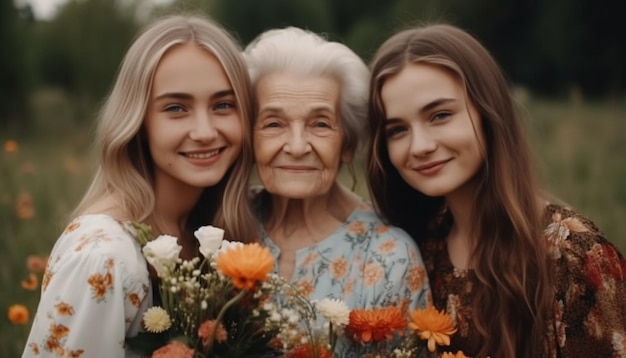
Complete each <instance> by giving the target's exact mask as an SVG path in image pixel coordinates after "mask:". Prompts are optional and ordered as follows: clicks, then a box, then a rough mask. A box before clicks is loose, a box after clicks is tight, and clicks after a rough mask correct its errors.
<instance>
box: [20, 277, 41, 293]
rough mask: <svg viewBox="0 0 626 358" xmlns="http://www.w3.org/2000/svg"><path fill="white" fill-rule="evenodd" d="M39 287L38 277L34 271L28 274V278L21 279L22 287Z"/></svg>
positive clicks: (28, 288)
mask: <svg viewBox="0 0 626 358" xmlns="http://www.w3.org/2000/svg"><path fill="white" fill-rule="evenodd" d="M37 287H39V279H38V278H37V275H35V274H34V273H30V274H29V275H28V279H26V280H22V288H23V289H25V290H29V291H34V290H36V289H37Z"/></svg>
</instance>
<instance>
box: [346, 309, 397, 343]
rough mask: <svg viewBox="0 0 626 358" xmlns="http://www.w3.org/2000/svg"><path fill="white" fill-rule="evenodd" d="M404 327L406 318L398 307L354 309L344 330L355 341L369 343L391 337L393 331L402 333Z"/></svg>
mask: <svg viewBox="0 0 626 358" xmlns="http://www.w3.org/2000/svg"><path fill="white" fill-rule="evenodd" d="M405 327H406V319H405V318H404V316H402V312H401V311H400V309H399V308H398V307H387V308H376V309H371V310H364V309H354V310H352V311H351V312H350V323H348V326H346V331H347V332H348V334H349V335H350V336H351V337H352V338H353V339H354V340H355V341H358V342H362V343H369V342H379V341H382V340H385V339H391V338H393V333H394V332H398V333H400V334H402V330H403V329H404V328H405Z"/></svg>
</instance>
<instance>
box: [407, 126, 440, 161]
mask: <svg viewBox="0 0 626 358" xmlns="http://www.w3.org/2000/svg"><path fill="white" fill-rule="evenodd" d="M410 150H411V155H413V156H416V157H424V156H427V155H429V154H431V153H433V152H434V151H435V150H437V140H436V139H435V138H434V137H433V136H432V135H431V134H430V133H429V132H428V131H427V130H424V129H422V128H415V127H414V128H411V149H410Z"/></svg>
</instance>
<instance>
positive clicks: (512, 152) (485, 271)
mask: <svg viewBox="0 0 626 358" xmlns="http://www.w3.org/2000/svg"><path fill="white" fill-rule="evenodd" d="M371 70H372V77H371V78H372V80H371V87H370V99H371V103H370V120H371V125H372V127H371V128H372V131H373V133H372V134H373V136H374V143H373V146H372V148H371V152H370V156H369V178H370V184H371V191H372V195H373V197H374V199H375V202H376V204H377V207H378V209H379V210H380V211H381V212H382V214H383V215H385V216H386V217H387V218H388V219H389V220H390V222H391V223H393V224H395V225H398V226H400V227H402V228H403V229H405V230H407V231H408V232H409V233H410V234H411V235H412V236H413V237H414V238H415V239H416V241H417V242H418V243H419V245H420V248H421V249H422V255H423V257H424V260H425V263H426V268H427V270H428V275H429V279H430V282H431V287H432V291H433V300H434V303H435V305H436V306H437V308H438V309H446V310H447V311H448V313H450V314H451V315H452V317H453V318H454V320H455V321H456V325H457V328H458V332H457V333H456V334H455V335H454V336H453V337H452V342H451V343H452V345H451V347H446V350H448V351H453V352H456V351H457V350H462V351H463V352H464V353H465V355H467V356H471V357H477V358H478V357H481V358H482V357H487V356H490V357H492V358H511V357H518V358H523V357H526V358H531V357H626V344H625V342H626V261H625V260H624V256H623V255H622V254H621V253H620V252H619V251H618V250H617V248H616V247H615V246H614V245H612V244H611V243H610V242H609V241H607V239H606V238H605V237H604V235H603V234H602V233H601V232H600V230H599V229H598V228H597V227H596V226H595V225H594V224H593V222H592V221H591V220H589V219H588V218H586V217H584V216H582V215H580V214H579V213H577V212H575V211H573V210H572V209H570V208H568V207H565V206H563V205H559V204H557V203H554V202H551V201H550V198H549V197H546V196H545V195H544V194H543V192H542V190H540V188H539V186H538V185H537V184H536V181H535V178H534V176H535V170H534V169H533V167H532V166H531V154H530V150H529V148H528V144H527V141H526V139H525V137H524V131H523V123H522V119H521V117H520V115H519V114H518V112H517V111H516V108H515V105H514V102H513V99H512V97H511V95H510V92H509V88H508V86H507V82H506V80H505V77H504V76H503V74H502V72H501V71H500V69H499V67H498V65H497V63H496V62H495V61H494V59H493V58H492V57H491V55H490V54H489V52H488V51H487V50H486V49H485V48H484V47H483V46H482V45H481V44H480V43H479V42H478V41H477V40H476V39H475V38H473V37H472V36H471V35H469V34H468V33H466V32H465V31H463V30H461V29H459V28H456V27H453V26H449V25H432V26H426V27H423V28H414V29H409V30H405V31H402V32H400V33H398V34H396V35H394V36H392V37H391V38H390V39H388V40H387V41H386V42H385V43H384V44H383V45H382V46H381V47H380V48H379V50H378V52H377V53H376V55H375V57H374V59H373V61H372V64H371Z"/></svg>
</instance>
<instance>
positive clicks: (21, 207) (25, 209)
mask: <svg viewBox="0 0 626 358" xmlns="http://www.w3.org/2000/svg"><path fill="white" fill-rule="evenodd" d="M16 210H17V217H18V218H20V219H30V218H32V217H33V216H35V209H34V208H33V198H32V197H31V196H30V194H28V193H22V194H20V196H19V197H18V198H17V207H16Z"/></svg>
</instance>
